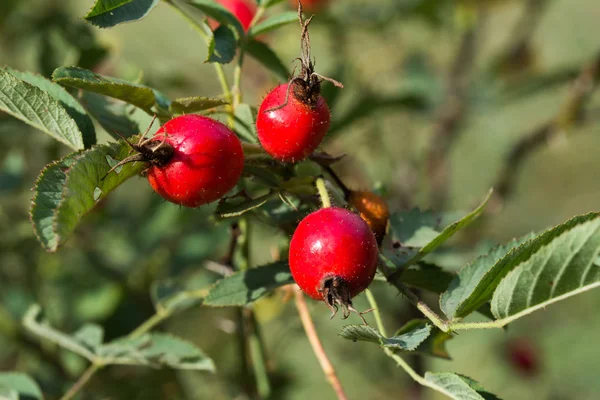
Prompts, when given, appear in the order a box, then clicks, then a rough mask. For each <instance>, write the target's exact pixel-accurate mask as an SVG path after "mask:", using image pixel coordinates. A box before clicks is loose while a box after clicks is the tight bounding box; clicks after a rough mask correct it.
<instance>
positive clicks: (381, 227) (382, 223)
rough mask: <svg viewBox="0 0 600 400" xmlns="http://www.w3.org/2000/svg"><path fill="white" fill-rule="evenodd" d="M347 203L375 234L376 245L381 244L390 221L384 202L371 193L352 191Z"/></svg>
mask: <svg viewBox="0 0 600 400" xmlns="http://www.w3.org/2000/svg"><path fill="white" fill-rule="evenodd" d="M348 202H349V203H350V204H352V206H354V208H356V210H357V211H358V212H359V214H360V217H361V218H362V219H364V220H365V222H366V223H367V224H368V225H369V227H370V228H371V230H372V231H373V233H374V234H375V239H377V243H379V244H381V241H382V240H383V237H384V236H385V231H386V228H387V223H388V220H389V219H390V212H389V209H388V206H387V204H386V203H385V200H383V199H382V198H381V197H379V196H377V195H376V194H375V193H373V192H363V191H352V192H350V196H348Z"/></svg>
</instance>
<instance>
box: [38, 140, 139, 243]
mask: <svg viewBox="0 0 600 400" xmlns="http://www.w3.org/2000/svg"><path fill="white" fill-rule="evenodd" d="M129 152H130V149H129V147H128V146H127V145H126V144H125V143H124V142H122V141H120V142H116V143H112V144H109V145H101V146H95V147H92V148H91V149H90V150H86V151H83V152H79V153H72V154H69V155H67V156H66V157H65V158H63V159H61V160H59V161H56V162H54V163H52V164H50V165H48V166H47V167H46V168H44V170H43V171H42V172H41V174H40V176H39V177H38V179H37V181H36V184H35V188H34V196H33V201H32V207H31V211H30V215H31V220H32V222H33V227H34V231H35V233H36V235H37V237H38V239H39V240H40V242H41V243H42V245H43V246H44V247H45V248H46V250H48V251H56V250H57V249H58V247H59V246H60V245H61V244H63V243H64V242H65V241H66V240H67V238H68V237H69V236H70V235H71V234H72V233H73V231H74V230H75V228H76V227H77V225H78V224H79V222H80V221H81V219H82V218H83V216H84V215H85V214H87V213H88V212H89V211H90V210H92V209H93V208H94V206H95V205H96V204H97V203H98V202H99V201H100V200H102V199H103V198H104V197H106V195H107V194H108V193H110V192H111V191H112V190H114V189H115V188H116V187H117V186H119V185H120V184H122V183H123V182H125V181H126V180H127V179H129V178H131V177H132V176H135V175H137V174H139V173H140V172H141V171H142V170H143V169H144V168H145V164H144V163H141V162H136V163H128V164H125V165H123V166H121V167H119V168H117V170H115V171H113V173H111V174H109V175H106V174H107V172H108V171H109V170H110V168H111V167H112V166H113V165H115V164H116V163H117V162H118V161H119V160H122V159H124V158H125V157H126V156H127V155H129ZM102 178H104V180H102Z"/></svg>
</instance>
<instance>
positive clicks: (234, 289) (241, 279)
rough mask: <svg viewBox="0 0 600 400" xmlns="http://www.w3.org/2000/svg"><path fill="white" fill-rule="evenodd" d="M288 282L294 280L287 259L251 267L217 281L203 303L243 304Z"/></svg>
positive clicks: (216, 305)
mask: <svg viewBox="0 0 600 400" xmlns="http://www.w3.org/2000/svg"><path fill="white" fill-rule="evenodd" d="M289 283H294V280H293V279H292V274H291V273H290V268H289V266H288V263H287V261H280V262H276V263H273V264H269V265H265V266H262V267H257V268H252V269H249V270H247V271H243V272H238V273H235V274H233V275H231V276H228V277H227V278H223V279H221V280H220V281H218V282H217V283H216V284H215V286H213V287H212V288H211V289H210V291H209V292H208V295H207V296H206V298H205V299H204V305H207V306H215V307H227V306H243V305H246V304H249V303H252V302H254V301H256V300H258V299H259V298H260V297H262V296H264V295H265V294H267V293H268V292H270V291H271V290H274V289H276V288H278V287H280V286H283V285H287V284H289Z"/></svg>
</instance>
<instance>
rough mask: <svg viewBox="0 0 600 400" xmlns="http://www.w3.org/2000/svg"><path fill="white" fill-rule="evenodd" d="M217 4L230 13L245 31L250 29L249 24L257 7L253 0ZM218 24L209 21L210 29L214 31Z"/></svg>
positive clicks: (228, 0)
mask: <svg viewBox="0 0 600 400" xmlns="http://www.w3.org/2000/svg"><path fill="white" fill-rule="evenodd" d="M216 2H217V3H219V4H220V5H222V6H223V8H225V9H227V10H228V11H229V12H230V13H232V14H233V15H234V16H235V17H236V18H237V19H238V20H239V21H240V23H241V24H242V26H243V27H244V30H245V31H248V28H250V23H251V22H252V19H254V16H255V15H256V11H257V6H256V3H255V2H254V1H253V0H216ZM218 26H219V23H218V22H216V21H212V20H211V21H210V27H211V29H213V30H214V29H216V28H217V27H218Z"/></svg>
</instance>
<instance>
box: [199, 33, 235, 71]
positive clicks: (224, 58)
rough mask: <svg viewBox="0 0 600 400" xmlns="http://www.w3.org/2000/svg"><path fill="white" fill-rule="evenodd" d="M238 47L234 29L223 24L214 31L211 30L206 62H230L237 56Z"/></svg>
mask: <svg viewBox="0 0 600 400" xmlns="http://www.w3.org/2000/svg"><path fill="white" fill-rule="evenodd" d="M236 49H237V40H236V38H235V35H234V34H233V31H232V30H231V29H229V28H228V27H226V26H224V25H221V26H219V27H218V28H217V29H216V30H215V31H214V32H210V42H209V45H208V55H207V57H206V62H216V63H219V64H228V63H230V62H231V60H233V57H235V51H236Z"/></svg>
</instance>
